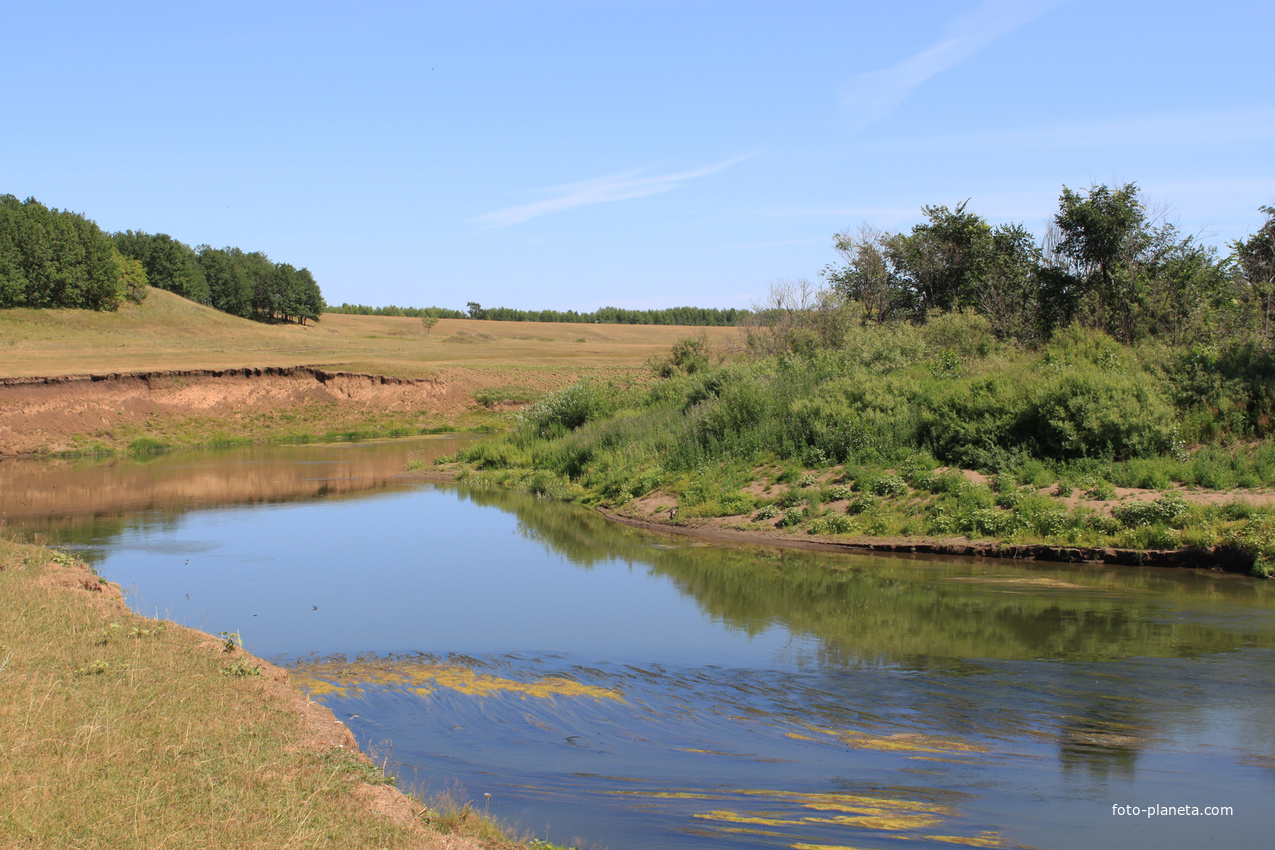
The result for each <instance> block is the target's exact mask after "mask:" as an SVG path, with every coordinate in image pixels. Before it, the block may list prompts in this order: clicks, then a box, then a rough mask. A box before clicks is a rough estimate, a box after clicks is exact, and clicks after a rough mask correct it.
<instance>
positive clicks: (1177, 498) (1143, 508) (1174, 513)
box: [1111, 493, 1190, 528]
mask: <svg viewBox="0 0 1275 850" xmlns="http://www.w3.org/2000/svg"><path fill="white" fill-rule="evenodd" d="M1189 510H1190V507H1189V506H1188V505H1187V503H1186V500H1185V499H1183V498H1182V496H1181V494H1179V493H1166V494H1165V495H1163V496H1161V497H1160V498H1158V499H1156V500H1155V501H1154V502H1125V503H1124V504H1120V505H1116V506H1115V507H1114V508H1112V509H1111V515H1112V516H1113V517H1115V518H1116V520H1117V521H1119V522H1120V523H1121V524H1122V525H1124V526H1125V527H1126V528H1139V527H1143V526H1150V525H1174V524H1175V523H1177V522H1178V521H1180V520H1181V519H1182V518H1183V517H1185V516H1186V514H1187V511H1189Z"/></svg>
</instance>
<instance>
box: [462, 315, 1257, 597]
mask: <svg viewBox="0 0 1275 850" xmlns="http://www.w3.org/2000/svg"><path fill="white" fill-rule="evenodd" d="M706 349H707V346H706V345H703V344H696V343H686V344H683V345H682V346H681V347H680V348H678V349H675V352H674V354H673V356H672V357H671V358H670V359H669V360H668V361H667V362H666V363H665V364H664V366H663V368H662V369H661V371H662V373H663V374H664V375H665V376H666V377H664V378H663V379H662V380H660V381H659V382H658V383H656V384H655V385H654V386H651V387H641V386H635V387H627V388H626V387H622V386H619V385H615V384H612V385H603V384H600V383H597V382H584V383H580V384H577V385H575V386H573V387H570V388H567V389H565V390H563V391H560V392H558V393H556V394H553V395H551V396H549V397H546V398H545V399H543V400H541V401H539V402H537V403H536V404H535V405H533V406H531V407H530V408H529V409H528V410H527V411H526V412H525V413H524V414H523V415H522V417H521V418H520V421H519V426H518V428H517V429H516V430H515V431H514V432H512V433H510V434H508V435H504V436H502V437H499V438H496V439H493V440H489V441H485V442H483V443H481V444H478V445H475V446H474V447H473V448H470V449H467V450H465V451H463V452H462V453H461V456H460V457H461V460H462V461H463V462H464V465H465V467H466V472H465V473H464V474H465V475H466V476H467V477H469V478H471V479H473V480H477V481H485V482H490V483H496V484H503V485H508V486H517V487H522V488H525V489H529V490H532V491H535V492H538V493H543V494H545V495H547V496H551V497H555V498H564V499H575V500H579V501H583V502H585V503H590V504H598V505H603V506H607V507H609V508H612V509H617V510H619V511H620V512H622V513H626V514H628V515H631V516H643V515H645V516H652V517H657V518H661V512H662V519H664V521H666V522H670V521H672V522H676V523H679V524H700V525H703V524H714V523H715V524H718V525H725V526H729V527H737V528H744V529H757V530H766V531H777V532H781V533H786V534H803V535H821V536H827V537H830V538H832V539H840V540H883V539H886V540H897V541H900V542H903V543H906V542H907V541H908V540H942V539H952V538H959V539H964V540H970V541H1000V542H1004V543H1007V544H1033V543H1039V544H1046V545H1050V546H1062V547H1084V548H1108V547H1110V548H1124V549H1135V550H1161V549H1188V548H1189V549H1194V550H1198V551H1201V552H1206V553H1210V554H1217V555H1220V557H1221V558H1222V559H1223V560H1228V561H1239V562H1247V563H1249V564H1251V565H1252V569H1253V570H1254V571H1255V572H1256V573H1258V574H1265V573H1266V572H1267V571H1269V569H1270V567H1271V564H1272V563H1275V511H1272V508H1271V503H1272V501H1275V497H1272V493H1271V491H1272V488H1275V443H1272V441H1271V439H1270V431H1271V425H1270V423H1271V421H1272V413H1273V412H1275V410H1273V401H1275V396H1272V393H1271V391H1270V387H1271V386H1275V359H1273V358H1272V357H1271V355H1270V354H1269V353H1266V352H1264V351H1261V350H1257V349H1254V348H1252V347H1250V346H1245V345H1241V344H1235V345H1232V346H1229V347H1219V348H1214V349H1202V348H1192V349H1172V348H1168V347H1164V346H1159V345H1155V344H1144V345H1141V346H1138V347H1129V346H1122V345H1120V344H1118V343H1116V342H1114V341H1113V340H1111V339H1110V338H1109V337H1106V336H1104V335H1102V334H1101V333H1098V332H1093V331H1084V330H1081V329H1079V328H1070V329H1066V330H1063V331H1060V332H1058V333H1057V334H1056V335H1055V337H1054V339H1053V341H1052V342H1051V343H1050V344H1049V345H1047V346H1044V347H1043V348H1041V349H1040V350H1030V349H1025V348H1020V347H1017V346H1014V345H1008V344H1003V343H1000V342H998V341H997V340H996V339H995V338H994V337H993V336H992V335H991V334H990V333H989V332H988V330H987V327H986V324H985V323H984V322H981V321H979V320H978V318H977V317H974V316H970V315H965V314H959V315H958V314H953V315H950V316H940V317H936V318H933V319H931V321H930V322H928V323H927V324H925V325H922V326H913V325H895V326H860V325H855V324H851V325H850V326H848V327H845V328H844V329H843V330H842V331H841V333H840V335H839V336H838V339H837V344H836V345H835V346H831V345H817V344H806V345H804V346H801V345H799V346H797V347H796V348H795V349H791V348H790V349H789V350H787V351H785V352H783V353H782V354H780V355H778V356H775V355H771V356H764V355H761V354H758V355H757V356H753V357H749V358H743V359H739V360H737V361H735V362H731V363H725V364H720V365H712V362H711V358H709V357H708V356H707V354H708V352H707V350H706ZM674 508H675V509H676V514H675V516H676V519H674V514H673V513H672V511H673V509H674Z"/></svg>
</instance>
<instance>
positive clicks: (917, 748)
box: [788, 726, 988, 753]
mask: <svg viewBox="0 0 1275 850" xmlns="http://www.w3.org/2000/svg"><path fill="white" fill-rule="evenodd" d="M807 728H809V729H810V730H811V731H812V732H822V733H823V734H825V735H831V736H832V737H834V738H836V739H837V740H839V741H841V742H842V743H843V744H845V745H846V746H848V747H852V748H854V749H856V750H880V751H885V752H891V751H893V752H909V753H985V752H987V750H988V748H987V747H985V746H983V745H982V744H974V743H971V742H969V741H958V740H956V739H954V738H940V737H938V736H935V735H924V734H921V733H919V732H896V733H895V734H893V735H873V734H872V733H870V732H858V731H855V730H853V729H824V728H821V727H819V726H810V727H807ZM788 737H790V738H799V739H804V740H814V739H812V738H804V737H803V736H801V735H799V734H797V733H794V732H789V733H788Z"/></svg>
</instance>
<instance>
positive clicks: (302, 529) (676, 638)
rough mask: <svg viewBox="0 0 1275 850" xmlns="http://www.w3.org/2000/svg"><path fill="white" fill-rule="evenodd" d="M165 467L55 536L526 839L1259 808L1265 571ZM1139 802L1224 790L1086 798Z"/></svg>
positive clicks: (1268, 614) (1030, 833)
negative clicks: (808, 546) (771, 545)
mask: <svg viewBox="0 0 1275 850" xmlns="http://www.w3.org/2000/svg"><path fill="white" fill-rule="evenodd" d="M315 448H316V449H317V448H318V447H315ZM346 448H350V449H354V448H356V447H339V449H338V451H339V450H343V449H346ZM442 448H445V447H443V446H440V449H442ZM272 451H277V450H272ZM323 451H326V449H324V450H323ZM377 451H380V450H379V449H377ZM357 454H358V452H357V451H356V452H353V453H352V454H349V455H342V454H333V455H329V456H327V457H328V460H337V461H344V460H350V461H351V462H352V463H353V462H354V458H355V456H356V455H357ZM180 460H181V459H180V458H173V459H172V460H171V464H172V466H173V469H174V470H175V471H173V472H171V473H165V474H164V475H163V476H157V477H156V478H152V477H151V476H149V475H148V474H144V473H145V470H147V469H149V468H150V467H152V466H154V465H153V464H152V465H149V466H147V467H138V468H135V469H131V470H124V471H123V472H124V478H125V479H127V480H135V481H138V482H142V483H141V484H139V485H138V488H139V489H138V491H137V492H138V493H140V494H142V495H141V496H138V497H137V498H138V500H139V501H137V502H133V501H130V499H132V498H133V497H130V496H127V495H124V496H121V497H120V498H118V499H116V500H115V501H112V502H110V504H109V506H108V508H107V509H108V510H110V511H114V512H115V515H114V516H112V517H111V518H109V519H107V520H105V521H103V520H101V519H98V520H87V521H75V522H71V521H64V522H63V523H62V526H61V532H60V533H61V534H62V535H63V538H64V539H65V540H66V541H67V542H69V543H71V544H73V545H77V546H79V547H80V549H81V551H82V552H84V553H85V554H86V555H87V556H88V557H89V558H90V559H92V560H93V561H94V562H95V563H96V564H97V565H98V568H99V570H100V571H102V572H103V573H104V574H105V575H106V577H107V578H109V579H111V580H114V581H121V582H123V583H124V584H126V585H133V586H134V587H135V590H134V593H133V595H132V602H133V604H134V605H135V606H137V607H138V608H140V609H141V610H143V611H146V612H149V613H154V612H155V611H160V612H161V613H165V614H166V615H167V616H170V617H172V618H173V619H176V620H178V621H180V622H186V623H189V624H191V625H195V626H199V627H202V628H204V629H206V630H209V631H221V630H226V631H238V632H240V633H241V634H242V635H243V637H244V640H245V642H246V643H247V644H248V645H249V647H250V648H251V649H253V650H254V651H256V652H258V653H259V654H263V655H266V656H268V657H276V658H280V659H282V660H285V661H288V662H298V661H299V662H300V663H297V664H296V666H295V668H294V669H295V681H296V683H297V684H298V685H299V686H302V687H304V688H306V689H308V690H309V691H310V692H311V693H312V694H313V695H314V696H315V698H316V699H320V700H322V701H323V702H325V703H326V704H328V705H329V706H331V707H332V708H333V709H334V710H335V711H336V712H337V713H338V715H339V716H342V717H343V718H345V719H347V721H348V723H349V724H350V726H351V728H352V729H353V730H354V731H355V733H356V735H357V736H358V737H359V739H360V741H361V743H363V744H364V745H365V746H369V747H372V748H374V749H377V751H378V752H379V753H380V755H381V756H382V757H383V758H385V759H387V761H388V763H389V765H390V767H391V768H392V769H393V770H394V771H395V772H397V773H398V774H399V775H400V776H401V777H402V779H403V781H404V782H405V783H416V784H418V785H419V786H421V787H423V788H426V789H427V790H433V791H437V790H444V789H446V788H448V787H450V786H451V784H452V783H453V782H455V781H459V782H461V783H463V784H464V785H465V786H466V787H467V788H468V789H469V791H470V793H471V794H472V795H473V796H475V797H477V798H478V799H480V800H481V799H482V796H481V795H482V794H483V793H484V792H486V793H491V794H492V795H493V797H492V800H493V804H492V810H493V812H494V813H496V814H499V815H501V816H504V817H510V818H513V819H515V820H517V821H519V822H521V823H522V824H524V825H525V826H527V827H530V828H532V829H535V830H536V831H537V832H538V833H540V834H541V835H542V836H543V835H545V834H546V830H545V829H544V827H543V824H545V822H546V821H547V822H548V824H549V829H548V837H549V838H551V839H555V840H558V841H565V840H568V839H570V838H572V837H574V836H577V835H579V836H583V837H584V838H585V839H586V842H585V843H586V844H599V845H609V846H612V847H616V848H620V847H627V848H641V847H661V848H668V847H673V848H677V847H687V848H699V847H702V848H719V847H740V848H743V847H780V846H783V847H804V848H815V847H819V848H834V847H889V846H895V845H897V846H907V847H946V846H951V844H953V843H956V844H964V845H967V846H1024V845H1031V846H1039V847H1121V848H1124V847H1128V846H1151V845H1155V846H1162V847H1191V846H1197V845H1198V844H1201V843H1204V842H1205V841H1207V840H1210V839H1211V838H1214V837H1217V836H1225V837H1226V838H1227V839H1229V840H1230V841H1231V842H1232V843H1235V844H1237V845H1241V846H1247V845H1256V844H1258V843H1259V842H1260V840H1261V839H1262V836H1264V834H1265V831H1266V830H1268V829H1269V828H1271V827H1275V823H1273V822H1272V821H1273V818H1272V816H1271V815H1270V814H1269V813H1268V810H1267V807H1266V800H1267V798H1268V797H1269V793H1270V790H1271V788H1270V786H1271V782H1272V778H1273V777H1275V772H1273V771H1272V770H1271V769H1270V765H1271V764H1273V763H1275V724H1273V723H1272V722H1271V721H1270V719H1269V710H1268V706H1269V698H1270V693H1271V692H1272V688H1275V647H1273V646H1272V636H1273V635H1275V616H1273V615H1272V603H1273V602H1275V598H1273V597H1272V596H1271V593H1272V587H1271V585H1270V584H1269V583H1262V582H1256V581H1253V580H1250V579H1246V578H1242V577H1236V576H1213V575H1196V574H1192V573H1188V572H1182V571H1168V570H1152V569H1145V570H1139V569H1129V568H1105V567H1104V568H1095V567H1071V566H1058V565H1044V564H1015V563H1010V562H998V561H939V560H921V559H908V558H883V557H871V558H868V557H862V558H860V557H849V556H828V555H818V554H814V553H806V552H792V551H789V552H785V551H775V550H768V549H751V550H750V549H723V548H718V547H711V546H701V545H695V544H694V543H692V542H689V541H687V540H684V539H677V538H666V537H655V536H651V535H647V534H643V533H639V532H637V531H635V530H633V529H629V528H626V527H623V526H618V525H615V524H613V523H609V522H607V521H606V520H604V519H602V518H601V517H599V516H598V515H597V514H596V513H593V512H591V511H588V510H585V509H582V508H578V507H573V506H566V505H559V504H553V503H547V502H541V501H537V500H535V499H533V498H530V497H526V496H522V495H519V494H514V493H506V492H499V491H497V492H492V491H479V492H472V491H465V490H461V489H457V488H445V487H436V486H428V485H426V486H418V485H412V484H410V483H405V482H402V481H401V480H399V479H397V478H391V477H390V473H389V472H388V471H387V472H386V473H385V475H384V476H383V477H380V478H378V476H380V475H381V474H380V473H378V472H375V471H374V470H373V471H371V472H369V473H367V474H364V475H362V477H361V478H360V477H359V476H344V475H343V474H336V475H329V474H328V473H327V472H325V473H324V475H323V476H320V477H330V478H334V479H336V480H337V481H338V482H339V481H351V482H352V481H355V480H356V479H357V480H359V481H362V482H364V483H362V484H357V485H356V484H353V483H350V484H348V485H347V484H338V485H337V487H336V489H329V490H327V491H324V492H319V491H318V490H315V489H309V488H312V487H313V485H314V482H310V481H307V478H308V477H311V476H313V470H309V471H307V470H305V469H304V467H305V466H306V464H307V463H309V461H298V460H297V459H296V458H294V459H293V460H292V461H290V463H291V467H292V469H291V471H289V472H286V473H285V472H282V471H280V472H276V473H272V475H273V476H274V477H273V478H271V479H270V480H277V481H283V480H290V481H291V482H292V483H291V484H290V485H288V486H282V485H281V486H280V487H279V488H278V489H276V490H272V491H271V493H272V499H274V500H275V503H273V504H263V505H257V506H255V507H244V506H231V505H225V504H223V505H222V506H221V507H219V508H217V509H215V510H199V511H189V512H187V511H188V508H189V505H190V504H192V502H189V501H187V502H182V501H181V499H182V498H185V497H184V496H181V497H178V498H176V499H175V500H173V501H168V502H163V501H162V500H158V499H157V497H155V496H154V495H153V494H154V493H156V492H158V490H155V489H147V488H148V487H149V486H150V484H149V482H150V481H152V480H159V481H162V482H166V483H162V484H161V485H160V487H159V490H162V491H165V492H174V493H181V492H182V491H181V485H180V482H181V480H182V475H183V473H181V472H180V471H176V470H180V469H181V464H180V463H179V462H178V461H180ZM268 460H269V459H268V458H261V461H262V462H263V463H265V462H267V461H268ZM402 461H403V455H402V453H401V451H400V454H399V456H398V460H397V462H398V464H399V466H398V469H401V468H402ZM165 462H166V463H168V462H169V461H165ZM255 462H256V461H253V460H249V459H244V458H239V459H238V460H236V461H235V464H237V465H252V464H253V463H255ZM270 462H273V461H270ZM378 462H379V461H378ZM325 463H326V461H325ZM209 465H210V466H213V467H215V466H216V463H215V461H211V460H210V461H209ZM319 465H322V464H319ZM190 466H191V467H192V468H193V469H195V470H196V472H194V473H192V476H193V477H192V480H194V481H204V482H207V481H217V480H219V478H218V476H220V475H230V476H231V477H232V478H233V477H234V475H235V474H237V473H235V472H234V471H233V469H232V470H223V471H222V472H217V471H215V469H210V468H206V465H205V464H204V463H203V462H200V463H192V464H190ZM395 472H397V470H395ZM91 474H97V473H96V472H91ZM129 476H132V478H131V479H129ZM378 480H379V481H381V482H382V483H381V484H372V483H368V482H372V481H378ZM58 482H59V483H58V486H59V487H68V486H72V485H69V484H66V483H63V480H62V479H58ZM388 483H392V487H391V489H389V490H387V489H386V488H385V485H386V484H388ZM73 486H76V487H86V488H88V489H89V490H91V489H92V485H88V484H83V483H81V484H76V485H73ZM365 486H366V492H363V493H362V494H360V495H358V496H357V497H355V496H354V495H352V494H353V493H354V491H355V490H357V489H358V488H360V487H365ZM200 487H201V488H202V489H201V490H200V492H202V493H204V494H205V496H206V494H207V493H209V492H211V491H212V490H213V489H215V488H211V487H209V486H207V485H206V484H201V485H200ZM398 487H405V489H402V490H395V489H393V488H398ZM342 488H344V489H342ZM120 489H121V490H125V489H127V488H125V487H123V486H122V485H121V488H120ZM249 489H250V488H249ZM225 492H229V491H225ZM86 500H87V502H90V503H91V502H92V499H91V498H90V497H87V496H86ZM53 501H56V500H53ZM205 503H206V502H200V504H205ZM137 504H145V505H149V506H150V507H149V508H148V509H146V510H141V511H140V512H137V513H131V511H133V510H135V507H133V506H135V505H137ZM96 512H98V511H97V509H94V510H93V511H90V513H96ZM1149 802H1156V803H1161V804H1165V805H1178V804H1190V805H1201V806H1203V805H1212V804H1225V805H1231V806H1234V807H1235V809H1236V812H1237V814H1236V816H1235V817H1233V818H1232V819H1230V820H1229V821H1227V822H1226V823H1225V824H1224V825H1223V826H1222V827H1219V826H1218V824H1219V823H1220V822H1219V821H1214V822H1212V823H1208V822H1206V820H1205V819H1199V820H1194V821H1187V820H1179V821H1176V822H1170V821H1167V820H1166V821H1164V822H1145V821H1113V820H1112V816H1111V814H1110V806H1111V804H1112V803H1122V804H1125V803H1136V804H1146V803H1149Z"/></svg>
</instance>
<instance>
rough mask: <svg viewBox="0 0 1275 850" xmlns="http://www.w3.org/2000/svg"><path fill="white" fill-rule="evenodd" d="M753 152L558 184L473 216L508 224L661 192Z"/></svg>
mask: <svg viewBox="0 0 1275 850" xmlns="http://www.w3.org/2000/svg"><path fill="white" fill-rule="evenodd" d="M753 156H756V154H751V153H750V154H745V155H744V156H737V157H734V158H732V159H727V160H724V161H722V162H717V163H714V164H712V165H706V166H704V167H703V168H696V169H692V170H691V171H679V172H676V173H674V174H657V175H652V176H646V177H644V176H642V175H643V174H644V173H645V172H646V171H647V169H637V170H634V171H623V172H620V173H619V174H611V175H608V176H606V177H598V178H595V179H593V180H586V181H584V182H582V183H568V184H566V185H564V186H555V187H553V188H552V189H551V190H550V191H552V192H554V196H553V197H551V198H546V199H545V200H543V201H534V202H533V203H530V204H520V205H518V206H516V207H505V208H504V209H500V210H496V211H495V212H489V213H484V214H483V215H480V216H477V217H476V218H474V221H476V222H478V223H479V224H481V225H483V227H485V228H490V227H509V226H510V225H513V224H521V223H522V222H524V221H529V220H530V219H533V218H538V217H540V216H542V215H549V214H551V213H557V212H563V211H565V210H571V209H576V208H577V207H586V206H589V205H590V204H605V203H608V202H610V201H626V200H629V199H630V198H644V197H646V196H647V195H658V194H660V193H661V192H668V191H671V190H673V189H676V188H678V187H679V186H681V185H682V184H683V183H686V182H687V181H689V180H695V179H697V178H699V177H707V176H709V175H710V174H717V173H719V172H721V171H725V170H726V169H727V168H730V167H731V166H732V165H735V164H736V163H739V162H743V161H744V160H746V159H750V158H752V157H753Z"/></svg>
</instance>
